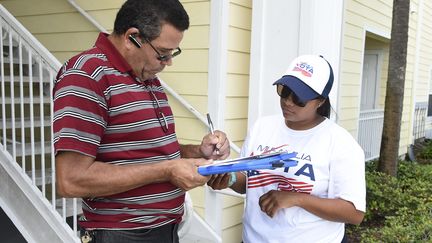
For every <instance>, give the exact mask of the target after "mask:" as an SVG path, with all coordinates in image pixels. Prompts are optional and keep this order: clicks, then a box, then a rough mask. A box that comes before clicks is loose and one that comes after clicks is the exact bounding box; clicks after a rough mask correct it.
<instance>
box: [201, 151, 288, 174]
mask: <svg viewBox="0 0 432 243" xmlns="http://www.w3.org/2000/svg"><path fill="white" fill-rule="evenodd" d="M296 156H297V153H296V152H292V153H288V152H278V153H270V154H262V155H254V156H249V157H242V158H236V159H228V160H221V161H217V162H215V163H213V164H211V165H204V166H200V167H198V173H200V174H201V175H212V174H223V173H228V172H235V171H247V170H258V169H275V168H280V167H291V166H295V165H297V161H296V160H295V157H296Z"/></svg>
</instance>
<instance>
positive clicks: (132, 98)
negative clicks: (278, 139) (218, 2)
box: [54, 0, 229, 243]
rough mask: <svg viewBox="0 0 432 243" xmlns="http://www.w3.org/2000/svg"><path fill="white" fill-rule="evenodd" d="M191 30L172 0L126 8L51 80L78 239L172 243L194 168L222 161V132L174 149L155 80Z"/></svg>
mask: <svg viewBox="0 0 432 243" xmlns="http://www.w3.org/2000/svg"><path fill="white" fill-rule="evenodd" d="M188 27H189V17H188V15H187V13H186V11H185V10H184V8H183V6H182V5H181V4H180V3H179V2H178V0H163V1H161V0H128V1H126V2H125V3H124V4H123V6H122V7H121V9H120V10H119V12H118V14H117V16H116V20H115V23H114V31H113V33H112V34H110V35H108V34H104V33H101V34H100V35H99V37H98V39H97V41H96V44H95V46H94V47H93V48H92V49H90V50H88V51H85V52H83V53H81V54H79V55H77V56H75V57H73V58H71V59H70V60H69V61H67V62H66V63H65V64H64V65H63V67H62V68H61V70H60V71H59V73H58V75H57V79H56V83H55V87H54V111H55V112H54V133H55V135H54V145H55V152H56V171H57V190H58V193H59V194H60V195H62V196H64V197H82V198H83V213H84V217H82V219H81V220H80V226H81V227H82V228H83V229H84V231H83V233H82V234H83V237H82V240H83V241H87V240H95V241H97V242H98V243H100V242H178V236H177V225H178V223H179V222H180V221H181V217H182V215H183V205H184V193H185V191H187V190H190V189H192V188H195V187H197V186H200V185H203V184H204V183H206V182H207V181H208V179H209V178H208V177H204V176H201V175H199V174H198V173H197V166H199V165H203V164H207V163H210V162H211V161H208V159H209V160H214V159H224V158H227V157H228V156H229V142H228V140H227V138H226V135H225V134H224V133H223V132H220V131H215V133H214V134H208V135H206V136H205V137H204V138H203V140H202V142H201V144H200V145H180V144H179V143H178V141H177V137H176V134H175V127H174V120H173V115H172V111H171V108H170V107H169V105H168V102H167V96H166V94H165V93H164V90H163V88H162V87H161V84H160V82H159V80H158V78H157V76H156V74H157V73H159V72H161V71H162V70H163V69H164V68H165V66H166V65H171V64H172V58H173V57H175V56H177V55H178V54H180V52H181V49H180V48H179V44H180V42H181V40H182V38H183V33H184V31H185V30H186V29H187V28H188ZM186 158H188V159H186ZM203 158H205V159H203Z"/></svg>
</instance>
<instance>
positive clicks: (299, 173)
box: [248, 144, 315, 194]
mask: <svg viewBox="0 0 432 243" xmlns="http://www.w3.org/2000/svg"><path fill="white" fill-rule="evenodd" d="M255 151H256V152H257V154H268V153H273V152H284V151H285V152H295V151H288V144H283V145H281V146H277V147H271V146H267V145H259V146H258V147H257V149H256V150H255ZM253 155H255V154H254V152H252V153H251V154H250V156H253ZM296 159H297V160H298V161H299V162H303V163H299V164H298V165H297V166H295V167H286V168H284V172H285V173H288V172H289V171H295V172H294V173H292V174H291V175H294V176H295V177H297V178H294V177H293V176H290V177H288V175H284V174H276V173H269V172H265V171H257V170H251V171H248V188H257V187H265V186H267V185H270V184H277V189H278V190H281V191H296V192H304V193H309V194H310V193H311V192H312V189H313V186H314V184H313V183H314V181H315V173H314V169H313V164H312V163H310V162H311V160H312V158H311V156H310V155H308V154H304V153H301V154H300V153H297V156H296ZM306 161H307V162H306ZM302 177H306V178H304V179H302ZM308 182H310V183H308Z"/></svg>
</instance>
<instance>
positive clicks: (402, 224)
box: [347, 149, 432, 242]
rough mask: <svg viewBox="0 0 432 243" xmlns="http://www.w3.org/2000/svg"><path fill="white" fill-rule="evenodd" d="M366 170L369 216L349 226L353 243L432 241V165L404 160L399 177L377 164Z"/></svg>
mask: <svg viewBox="0 0 432 243" xmlns="http://www.w3.org/2000/svg"><path fill="white" fill-rule="evenodd" d="M431 151H432V149H431ZM366 170H367V171H366V183H367V185H366V187H367V191H366V192H367V195H366V198H367V210H366V215H365V219H364V220H363V222H362V223H361V225H360V226H353V225H348V226H347V235H348V238H349V239H350V240H351V241H350V242H432V164H430V163H429V164H423V165H421V164H417V163H413V162H406V161H400V162H399V165H398V176H397V178H395V177H392V176H388V175H386V174H383V173H380V172H377V171H376V162H369V163H368V164H367V166H366Z"/></svg>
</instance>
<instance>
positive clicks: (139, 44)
mask: <svg viewBox="0 0 432 243" xmlns="http://www.w3.org/2000/svg"><path fill="white" fill-rule="evenodd" d="M129 40H130V41H131V42H132V43H134V45H135V46H136V47H138V48H141V43H139V42H138V41H137V39H135V37H133V36H132V35H129Z"/></svg>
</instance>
